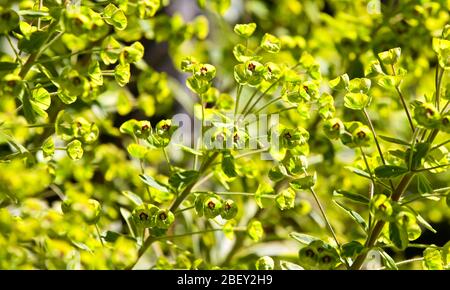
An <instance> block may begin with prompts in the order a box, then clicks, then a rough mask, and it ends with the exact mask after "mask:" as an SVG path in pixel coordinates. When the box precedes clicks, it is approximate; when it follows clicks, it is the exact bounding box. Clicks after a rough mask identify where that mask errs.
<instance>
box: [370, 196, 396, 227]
mask: <svg viewBox="0 0 450 290" xmlns="http://www.w3.org/2000/svg"><path fill="white" fill-rule="evenodd" d="M369 208H370V211H371V213H372V214H373V215H374V216H375V217H376V218H377V219H380V220H384V221H388V220H389V219H390V217H391V215H392V212H393V208H392V205H391V203H390V201H389V198H388V197H387V196H386V195H384V194H377V195H375V196H374V197H373V198H372V200H371V201H370V204H369Z"/></svg>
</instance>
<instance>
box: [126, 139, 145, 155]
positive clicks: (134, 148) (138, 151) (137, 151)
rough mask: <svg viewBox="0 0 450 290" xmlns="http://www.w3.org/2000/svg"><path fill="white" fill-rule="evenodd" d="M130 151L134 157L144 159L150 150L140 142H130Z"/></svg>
mask: <svg viewBox="0 0 450 290" xmlns="http://www.w3.org/2000/svg"><path fill="white" fill-rule="evenodd" d="M127 151H128V153H130V155H131V156H132V157H134V158H137V159H144V158H145V155H146V154H147V152H148V148H147V147H145V146H143V145H140V144H134V143H133V144H130V145H128V147H127Z"/></svg>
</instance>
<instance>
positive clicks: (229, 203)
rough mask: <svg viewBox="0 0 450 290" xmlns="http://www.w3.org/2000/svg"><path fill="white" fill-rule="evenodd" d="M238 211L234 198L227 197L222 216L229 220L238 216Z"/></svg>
mask: <svg viewBox="0 0 450 290" xmlns="http://www.w3.org/2000/svg"><path fill="white" fill-rule="evenodd" d="M237 212H238V208H237V206H236V203H235V202H234V201H233V200H232V199H227V200H225V201H224V203H223V206H222V212H221V213H220V215H221V216H222V218H224V219H226V220H229V219H232V218H234V217H235V216H236V214H237Z"/></svg>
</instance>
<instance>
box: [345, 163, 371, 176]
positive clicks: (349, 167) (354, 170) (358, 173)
mask: <svg viewBox="0 0 450 290" xmlns="http://www.w3.org/2000/svg"><path fill="white" fill-rule="evenodd" d="M345 169H348V170H350V171H351V172H353V173H355V174H357V175H359V176H361V177H365V178H368V179H371V177H370V174H369V173H368V172H366V171H364V170H361V169H359V168H356V167H352V166H345Z"/></svg>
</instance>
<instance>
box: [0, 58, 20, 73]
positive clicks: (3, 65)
mask: <svg viewBox="0 0 450 290" xmlns="http://www.w3.org/2000/svg"><path fill="white" fill-rule="evenodd" d="M18 65H19V64H18V63H16V62H9V61H0V72H5V71H6V72H7V71H13V70H14V69H16V67H17V66H18Z"/></svg>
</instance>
